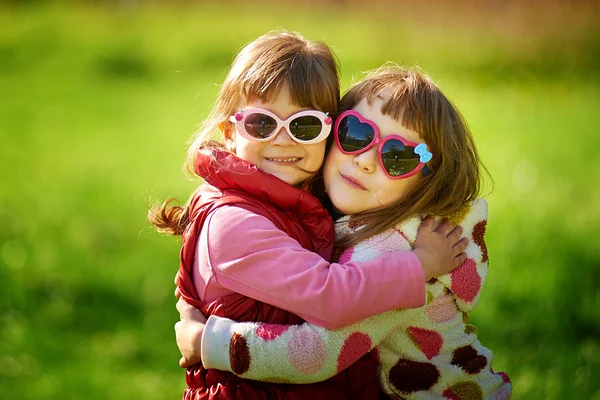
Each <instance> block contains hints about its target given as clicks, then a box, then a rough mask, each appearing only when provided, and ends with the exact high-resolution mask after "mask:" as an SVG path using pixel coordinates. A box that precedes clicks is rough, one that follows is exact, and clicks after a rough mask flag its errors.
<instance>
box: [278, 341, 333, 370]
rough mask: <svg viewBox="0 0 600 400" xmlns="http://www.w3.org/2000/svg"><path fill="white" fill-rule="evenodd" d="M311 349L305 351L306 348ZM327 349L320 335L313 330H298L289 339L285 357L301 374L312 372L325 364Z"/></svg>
mask: <svg viewBox="0 0 600 400" xmlns="http://www.w3.org/2000/svg"><path fill="white" fill-rule="evenodd" d="M309 348H310V349H313V350H314V351H313V352H307V351H306V349H309ZM326 356H327V351H326V349H325V343H323V340H322V339H321V337H320V336H319V335H318V334H317V333H316V332H313V331H302V330H298V331H296V332H295V333H294V336H293V337H292V339H291V340H290V342H289V344H288V349H287V357H288V361H289V362H290V364H291V365H292V366H293V367H294V368H295V369H296V371H298V372H299V373H301V374H305V375H308V374H313V373H315V372H317V371H319V370H320V369H321V367H322V366H323V364H325V358H326Z"/></svg>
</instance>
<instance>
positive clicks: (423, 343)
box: [407, 326, 444, 360]
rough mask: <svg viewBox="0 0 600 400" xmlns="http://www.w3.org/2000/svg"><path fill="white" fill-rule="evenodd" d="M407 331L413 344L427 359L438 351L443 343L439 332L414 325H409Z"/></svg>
mask: <svg viewBox="0 0 600 400" xmlns="http://www.w3.org/2000/svg"><path fill="white" fill-rule="evenodd" d="M407 331H408V334H409V336H410V339H411V341H412V342H413V344H414V345H415V346H416V347H417V348H419V350H421V351H422V352H423V354H425V356H426V357H427V358H428V359H429V360H431V359H432V358H433V357H435V356H437V355H438V354H439V353H440V350H441V349H442V346H443V345H444V339H442V336H441V335H440V334H439V333H437V332H435V331H431V330H428V329H423V328H417V327H414V326H411V327H409V328H408V329H407Z"/></svg>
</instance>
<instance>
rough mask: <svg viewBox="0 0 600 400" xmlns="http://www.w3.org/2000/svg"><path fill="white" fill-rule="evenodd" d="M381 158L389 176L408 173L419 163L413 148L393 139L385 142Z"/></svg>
mask: <svg viewBox="0 0 600 400" xmlns="http://www.w3.org/2000/svg"><path fill="white" fill-rule="evenodd" d="M381 158H382V160H383V165H384V166H385V169H386V170H387V172H388V174H390V176H402V175H404V174H408V173H409V172H411V171H412V170H414V169H415V168H417V166H418V165H419V155H418V154H415V148H414V147H412V146H404V143H402V142H401V141H400V140H395V139H392V140H388V141H387V142H385V144H384V145H383V149H382V153H381Z"/></svg>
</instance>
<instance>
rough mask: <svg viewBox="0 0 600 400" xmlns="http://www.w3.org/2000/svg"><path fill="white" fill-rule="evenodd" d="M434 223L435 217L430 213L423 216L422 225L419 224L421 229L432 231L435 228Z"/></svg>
mask: <svg viewBox="0 0 600 400" xmlns="http://www.w3.org/2000/svg"><path fill="white" fill-rule="evenodd" d="M433 224H435V217H434V216H433V215H431V214H429V215H428V216H426V217H425V218H423V221H422V222H421V226H419V231H421V230H424V231H426V232H431V231H432V230H433Z"/></svg>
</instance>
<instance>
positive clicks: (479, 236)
mask: <svg viewBox="0 0 600 400" xmlns="http://www.w3.org/2000/svg"><path fill="white" fill-rule="evenodd" d="M486 225H487V221H485V220H484V221H479V222H478V223H477V224H475V226H474V227H473V241H474V242H475V244H476V245H477V246H479V248H480V249H481V258H482V259H481V261H482V262H487V260H488V251H487V245H486V244H485V239H484V236H485V227H486Z"/></svg>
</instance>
